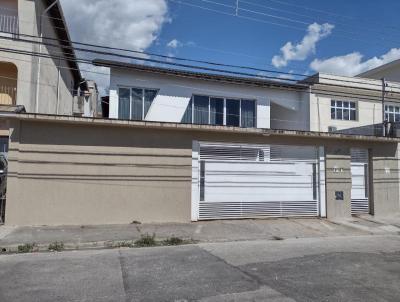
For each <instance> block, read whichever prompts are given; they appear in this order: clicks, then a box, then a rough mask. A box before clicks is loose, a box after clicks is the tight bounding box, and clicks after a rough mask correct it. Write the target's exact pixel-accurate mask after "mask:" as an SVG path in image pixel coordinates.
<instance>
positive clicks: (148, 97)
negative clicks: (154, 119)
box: [143, 89, 157, 119]
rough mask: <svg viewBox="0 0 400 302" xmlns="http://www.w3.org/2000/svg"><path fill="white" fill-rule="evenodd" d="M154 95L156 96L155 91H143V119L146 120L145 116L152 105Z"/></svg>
mask: <svg viewBox="0 0 400 302" xmlns="http://www.w3.org/2000/svg"><path fill="white" fill-rule="evenodd" d="M156 95H157V90H150V89H146V90H145V91H144V116H143V119H145V118H146V115H147V113H148V112H149V109H150V107H151V104H152V103H153V101H154V99H155V98H156Z"/></svg>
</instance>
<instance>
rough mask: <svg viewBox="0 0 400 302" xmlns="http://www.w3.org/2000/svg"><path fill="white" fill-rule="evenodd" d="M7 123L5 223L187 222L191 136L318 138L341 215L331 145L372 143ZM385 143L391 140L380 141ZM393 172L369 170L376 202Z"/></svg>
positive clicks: (337, 159)
mask: <svg viewBox="0 0 400 302" xmlns="http://www.w3.org/2000/svg"><path fill="white" fill-rule="evenodd" d="M11 129H12V134H11V145H10V153H9V178H8V191H7V207H6V224H8V225H82V224H118V223H130V222H132V221H133V220H137V221H142V222H189V221H190V217H191V215H190V214H191V179H192V142H193V140H198V141H215V142H243V143H259V144H262V143H265V144H268V143H271V144H273V143H277V144H294V145H301V144H306V145H318V146H321V145H324V146H325V147H326V150H327V162H326V167H327V186H326V192H327V193H326V194H327V204H328V207H327V209H328V217H336V216H345V217H348V216H350V208H349V205H350V200H349V196H350V194H349V193H348V191H349V169H350V160H349V153H348V152H347V151H345V152H344V153H343V152H337V151H335V150H336V149H335V147H336V148H337V147H338V146H340V147H341V148H340V149H341V150H348V149H349V148H350V147H351V146H353V147H355V146H356V147H365V148H374V147H375V145H376V143H372V142H370V143H366V142H364V143H363V142H358V143H356V142H354V141H349V140H337V139H335V140H334V139H326V138H325V139H322V138H318V137H314V138H313V137H295V136H263V135H260V134H257V133H251V132H250V133H235V132H216V131H214V132H213V131H206V130H202V131H200V130H194V129H190V130H177V129H171V128H164V129H162V128H160V129H151V128H138V127H131V126H121V125H118V126H115V125H112V123H111V122H110V123H108V124H107V125H94V124H91V123H85V124H76V123H73V122H68V121H66V122H44V121H41V122H39V121H34V120H26V121H17V120H14V121H12V123H11ZM378 144H380V145H382V144H383V143H378ZM386 145H388V146H389V145H390V146H392V145H393V143H392V144H383V146H386ZM394 146H396V144H394ZM379 150H380V153H379V156H380V158H384V159H385V164H386V163H390V164H395V163H397V162H395V161H393V157H394V158H395V154H392V153H393V150H394V151H396V147H392V148H384V147H382V148H380V149H379ZM388 150H389V151H388ZM376 165H377V164H376ZM335 166H339V167H343V169H344V170H343V171H344V173H332V171H331V170H332V169H333V167H335ZM396 175H398V174H396ZM396 175H393V182H392V183H390V184H389V183H386V182H381V181H380V179H381V178H380V177H378V176H377V177H376V181H377V182H379V190H376V191H375V195H376V198H375V200H376V201H377V202H381V200H382V199H381V198H380V196H381V195H380V194H384V193H383V192H385V191H384V190H385V188H386V186H388V187H390V188H392V189H397V192H398V190H399V186H398V177H397V178H396ZM339 189H340V190H343V191H345V198H346V199H345V201H344V202H342V203H341V204H342V205H337V202H336V201H335V200H334V191H335V190H339ZM385 198H386V199H385V207H378V208H382V210H379V213H385V212H387V211H388V210H390V211H392V212H393V211H395V210H396V209H397V210H398V206H399V202H398V193H397V194H395V195H392V194H389V195H387V196H386V197H385ZM343 204H344V206H343ZM396 205H397V206H396Z"/></svg>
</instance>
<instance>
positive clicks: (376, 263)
mask: <svg viewBox="0 0 400 302" xmlns="http://www.w3.org/2000/svg"><path fill="white" fill-rule="evenodd" d="M399 297H400V236H398V235H373V236H372V235H368V236H347V237H328V238H300V239H287V240H279V241H272V240H254V241H237V242H220V243H207V244H198V245H187V246H177V247H155V248H133V249H113V250H88V251H74V252H61V253H36V254H19V255H2V256H0V301H2V302H8V301H12V302H18V301H29V302H31V301H40V302H46V301H52V302H53V301H68V302H70V301H76V302H80V301H124V302H125V301H181V302H182V301H273V302H275V301H374V302H375V301H396V302H397V301H399Z"/></svg>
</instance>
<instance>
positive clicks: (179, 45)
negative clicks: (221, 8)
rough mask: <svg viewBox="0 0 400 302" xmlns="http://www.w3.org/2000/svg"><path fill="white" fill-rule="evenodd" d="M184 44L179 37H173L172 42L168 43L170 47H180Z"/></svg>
mask: <svg viewBox="0 0 400 302" xmlns="http://www.w3.org/2000/svg"><path fill="white" fill-rule="evenodd" d="M181 46H183V44H182V42H179V41H178V40H177V39H173V40H171V41H170V42H168V43H167V47H169V48H174V49H175V48H178V47H181Z"/></svg>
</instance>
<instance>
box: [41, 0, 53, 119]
mask: <svg viewBox="0 0 400 302" xmlns="http://www.w3.org/2000/svg"><path fill="white" fill-rule="evenodd" d="M57 3H58V0H55V1H54V2H53V3H52V4H50V6H48V7H47V8H46V9H45V10H44V11H43V13H42V14H41V15H40V21H39V37H40V38H39V42H40V44H39V59H38V71H37V77H36V79H37V82H36V104H35V105H36V110H35V111H36V113H39V90H40V69H41V68H40V67H41V65H40V64H41V61H42V58H41V54H42V40H43V30H42V26H43V16H44V15H45V14H47V13H48V12H49V10H51V9H52V8H53V7H54V6H55V5H56V4H57Z"/></svg>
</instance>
